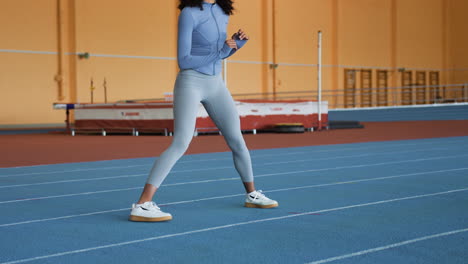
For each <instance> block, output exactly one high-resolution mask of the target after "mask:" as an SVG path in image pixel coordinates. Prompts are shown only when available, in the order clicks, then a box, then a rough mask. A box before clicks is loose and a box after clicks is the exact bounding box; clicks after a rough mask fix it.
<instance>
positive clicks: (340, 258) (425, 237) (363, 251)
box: [308, 228, 468, 264]
mask: <svg viewBox="0 0 468 264" xmlns="http://www.w3.org/2000/svg"><path fill="white" fill-rule="evenodd" d="M467 231H468V228H465V229H458V230H453V231H449V232H444V233H439V234H434V235H430V236H424V237H419V238H415V239H410V240H406V241H402V242H399V243H395V244H390V245H386V246H382V247H376V248H371V249H367V250H362V251H358V252H354V253H351V254H346V255H341V256H337V257H333V258H327V259H322V260H318V261H313V262H309V263H308V264H322V263H328V262H332V261H336V260H343V259H347V258H351V257H356V256H361V255H365V254H370V253H374V252H377V251H382V250H387V249H391V248H396V247H401V246H404V245H408V244H412V243H416V242H420V241H424V240H428V239H433V238H438V237H444V236H449V235H455V234H458V233H463V232H467Z"/></svg>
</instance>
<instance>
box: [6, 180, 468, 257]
mask: <svg viewBox="0 0 468 264" xmlns="http://www.w3.org/2000/svg"><path fill="white" fill-rule="evenodd" d="M467 190H468V188H463V189H456V190H450V191H445V192H437V193H429V194H422V195H414V196H407V197H401V198H395V199H389V200H381V201H376V202H369V203H362V204H354V205H348V206H342V207H335V208H329V209H323V210H318V211H310V212H305V213H300V214H292V215H291V214H289V215H284V216H278V217H271V218H264V219H258V220H252V221H246V222H239V223H234V224H228V225H221V226H214V227H209V228H203V229H195V230H191V231H186V232H180V233H173V234H167V235H162V236H153V237H148V238H144V239H138V240H130V241H125V242H120V243H114V244H108V245H103V246H98V247H89V248H83V249H77V250H70V251H63V252H59V253H55V254H49V255H43V256H37V257H32V258H25V259H19V260H13V261H8V262H2V263H0V264H16V263H25V262H31V261H36V260H43V259H49V258H54V257H61V256H66V255H71V254H78V253H84V252H89V251H95V250H100V249H106V248H113V247H120V246H126V245H131V244H136V243H142V242H148V241H153V240H159V239H165V238H171V237H179V236H186V235H192V234H197V233H203V232H209V231H214V230H220V229H227V228H232V227H237V226H244V225H250V224H256V223H262V222H269V221H277V220H283V219H289V218H295V217H299V216H304V215H310V214H319V213H327V212H334V211H340V210H346V209H352V208H359V207H366V206H372V205H379V204H385V203H393V202H399V201H405V200H411V199H419V198H425V197H431V196H438V195H444V194H450V193H456V192H464V191H467Z"/></svg>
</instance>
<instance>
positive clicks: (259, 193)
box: [249, 190, 266, 200]
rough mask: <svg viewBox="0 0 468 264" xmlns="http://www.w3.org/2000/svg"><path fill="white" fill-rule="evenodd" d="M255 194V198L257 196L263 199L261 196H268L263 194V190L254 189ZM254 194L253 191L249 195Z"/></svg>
mask: <svg viewBox="0 0 468 264" xmlns="http://www.w3.org/2000/svg"><path fill="white" fill-rule="evenodd" d="M254 192H255V194H254V195H253V199H254V200H256V199H257V198H259V199H261V198H263V199H264V198H266V196H265V195H264V194H263V191H262V190H258V191H254ZM250 195H252V193H250V194H249V196H250Z"/></svg>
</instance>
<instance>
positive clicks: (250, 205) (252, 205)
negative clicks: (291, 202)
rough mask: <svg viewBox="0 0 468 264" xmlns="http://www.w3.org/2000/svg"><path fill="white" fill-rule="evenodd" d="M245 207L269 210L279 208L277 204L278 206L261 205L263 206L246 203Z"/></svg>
mask: <svg viewBox="0 0 468 264" xmlns="http://www.w3.org/2000/svg"><path fill="white" fill-rule="evenodd" d="M245 207H248V208H262V209H267V208H274V207H278V204H277V203H276V204H268V205H261V204H253V203H245Z"/></svg>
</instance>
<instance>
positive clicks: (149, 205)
mask: <svg viewBox="0 0 468 264" xmlns="http://www.w3.org/2000/svg"><path fill="white" fill-rule="evenodd" d="M141 206H145V209H156V210H159V211H161V208H159V207H158V206H157V205H156V203H155V202H153V201H151V202H146V203H143V204H142V205H141Z"/></svg>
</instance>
